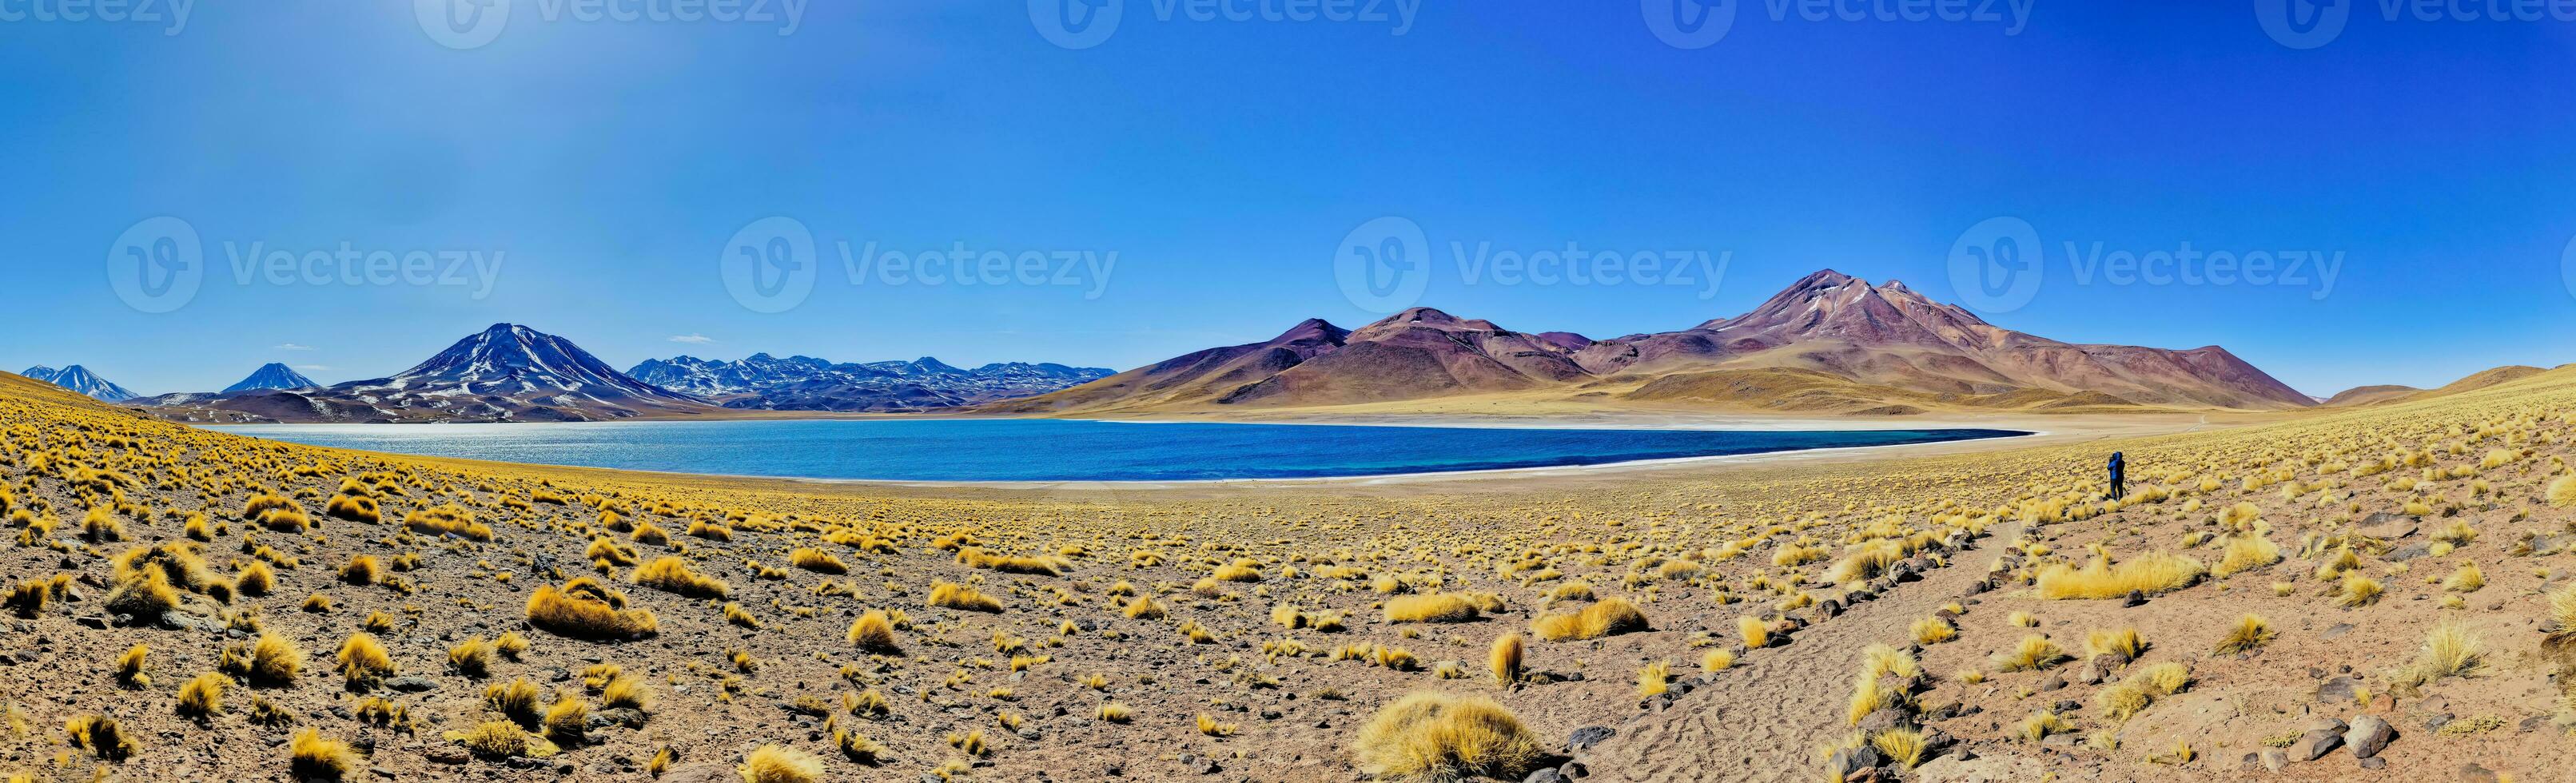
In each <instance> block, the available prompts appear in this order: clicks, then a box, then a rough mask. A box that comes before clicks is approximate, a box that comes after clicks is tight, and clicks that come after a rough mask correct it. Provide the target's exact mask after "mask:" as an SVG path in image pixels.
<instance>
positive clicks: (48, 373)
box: [19, 364, 143, 402]
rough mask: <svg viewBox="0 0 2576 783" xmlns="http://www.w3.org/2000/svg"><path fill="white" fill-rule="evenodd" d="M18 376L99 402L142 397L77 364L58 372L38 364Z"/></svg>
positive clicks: (122, 400)
mask: <svg viewBox="0 0 2576 783" xmlns="http://www.w3.org/2000/svg"><path fill="white" fill-rule="evenodd" d="M19 375H24V376H27V377H28V378H32V379H35V380H39V381H44V382H46V383H50V384H53V385H56V386H60V387H63V388H65V389H70V390H72V391H74V392H77V393H79V394H81V395H83V396H86V397H89V398H91V399H95V400H99V401H101V402H124V401H126V400H130V399H134V398H136V397H141V396H143V395H140V394H136V393H134V392H132V391H129V390H127V389H126V388H125V387H123V386H118V385H116V384H114V383H110V382H108V380H107V379H106V378H101V377H98V375H97V374H96V373H92V372H90V371H89V368H87V367H83V366H80V365H77V364H75V365H71V366H69V367H64V368H62V369H60V370H57V369H54V368H51V367H47V366H44V365H41V364H40V365H36V366H34V367H29V368H27V371H26V372H22V373H19Z"/></svg>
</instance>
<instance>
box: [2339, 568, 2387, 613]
mask: <svg viewBox="0 0 2576 783" xmlns="http://www.w3.org/2000/svg"><path fill="white" fill-rule="evenodd" d="M2385 591H2386V588H2383V587H2381V586H2380V585H2379V580H2377V579H2372V578H2370V577H2366V576H2362V575H2360V574H2347V575H2345V576H2344V578H2343V591H2342V593H2340V594H2339V595H2338V596H2337V597H2336V598H2335V604H2336V605H2338V606H2342V607H2345V608H2358V607H2364V606H2369V605H2371V604H2375V603H2379V596H2380V594H2381V593H2383V592H2385Z"/></svg>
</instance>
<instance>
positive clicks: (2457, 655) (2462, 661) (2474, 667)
mask: <svg viewBox="0 0 2576 783" xmlns="http://www.w3.org/2000/svg"><path fill="white" fill-rule="evenodd" d="M2485 667H2486V650H2485V646H2484V645H2483V644H2481V643H2480V642H2479V641H2478V637H2477V635H2476V634H2473V633H2470V632H2469V629H2467V628H2466V627H2463V626H2461V625H2459V624H2457V623H2447V622H2446V623H2442V624H2440V625H2436V626H2434V627H2433V632H2432V633H2430V634H2427V635H2425V637H2424V647H2423V649H2422V650H2420V651H2418V652H2417V653H2416V655H2415V662H2414V663H2411V664H2408V665H2407V666H2406V667H2405V668H2404V669H2400V670H2398V672H2397V673H2396V674H2395V675H2393V676H2391V677H2390V679H2391V680H2392V681H2394V682H2396V683H2397V684H2398V686H2399V687H2402V688H2407V689H2414V688H2421V687H2423V686H2425V685H2429V684H2432V683H2433V682H2434V681H2436V680H2440V679H2443V678H2445V677H2471V676H2475V675H2476V674H2477V673H2478V671H2479V670H2481V669H2484V668H2485Z"/></svg>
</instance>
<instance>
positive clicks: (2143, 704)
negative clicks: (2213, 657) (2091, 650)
mask: <svg viewBox="0 0 2576 783" xmlns="http://www.w3.org/2000/svg"><path fill="white" fill-rule="evenodd" d="M2190 685H2191V668H2190V667H2187V666H2184V665H2182V664H2179V663H2172V662H2166V663H2159V664H2156V665H2154V666H2149V667H2146V668H2144V669H2140V670H2138V672H2137V673H2135V674H2132V675H2129V678H2128V679H2126V680H2123V681H2121V682H2119V683H2118V684H2115V685H2112V686H2110V687H2107V688H2103V689H2102V691H2101V692H2100V693H2096V694H2094V702H2095V703H2096V704H2098V705H2100V706H2101V708H2102V715H2103V717H2106V718H2109V719H2111V720H2113V721H2121V722H2125V721H2127V720H2128V719H2130V718H2133V717H2137V715H2138V713H2142V712H2145V711H2147V708H2148V707H2150V706H2154V704H2155V702H2156V699H2159V698H2162V697H2165V696H2171V695H2173V694H2176V693H2180V692H2182V689H2183V688H2185V687H2189V686H2190Z"/></svg>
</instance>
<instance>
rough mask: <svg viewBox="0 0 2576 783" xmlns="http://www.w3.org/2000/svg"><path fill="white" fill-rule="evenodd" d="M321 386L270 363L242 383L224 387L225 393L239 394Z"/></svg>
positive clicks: (284, 366)
mask: <svg viewBox="0 0 2576 783" xmlns="http://www.w3.org/2000/svg"><path fill="white" fill-rule="evenodd" d="M321 385H322V384H318V383H314V382H313V379H311V378H307V377H304V374H303V373H299V372H296V371H295V369H294V368H291V367H288V366H286V365H283V364H278V363H276V362H269V363H268V364H265V365H261V366H260V368H259V370H258V371H256V372H252V373H251V374H250V377H248V378H243V379H242V380H241V382H240V383H236V384H233V385H231V386H227V387H224V391H223V393H225V394H237V393H240V392H246V391H257V390H261V389H273V390H280V391H283V390H286V389H310V388H315V387H318V386H321Z"/></svg>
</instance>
